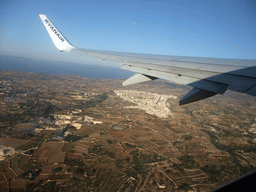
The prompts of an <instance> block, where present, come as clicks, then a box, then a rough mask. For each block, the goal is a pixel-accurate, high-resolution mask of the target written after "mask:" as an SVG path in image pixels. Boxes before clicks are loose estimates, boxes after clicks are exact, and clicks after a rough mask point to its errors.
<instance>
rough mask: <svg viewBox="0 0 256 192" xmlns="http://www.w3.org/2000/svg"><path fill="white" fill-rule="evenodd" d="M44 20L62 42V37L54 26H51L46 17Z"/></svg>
mask: <svg viewBox="0 0 256 192" xmlns="http://www.w3.org/2000/svg"><path fill="white" fill-rule="evenodd" d="M44 22H45V23H46V24H47V25H48V26H49V27H50V29H52V31H53V32H54V33H55V35H56V36H57V37H58V38H59V40H61V41H62V42H63V41H65V40H64V38H63V37H62V36H61V34H60V33H59V32H58V30H57V29H56V28H54V27H53V25H52V24H51V22H50V21H49V20H48V19H45V20H44Z"/></svg>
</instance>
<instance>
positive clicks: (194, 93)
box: [179, 88, 218, 105]
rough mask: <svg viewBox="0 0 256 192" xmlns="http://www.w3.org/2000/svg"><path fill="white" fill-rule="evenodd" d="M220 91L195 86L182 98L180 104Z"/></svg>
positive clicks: (204, 97)
mask: <svg viewBox="0 0 256 192" xmlns="http://www.w3.org/2000/svg"><path fill="white" fill-rule="evenodd" d="M217 94H218V93H214V92H210V91H206V90H203V89H198V88H194V89H192V90H191V91H190V92H188V93H187V94H186V95H185V96H184V97H182V99H181V100H180V101H179V104H180V105H184V104H188V103H192V102H194V101H199V100H202V99H206V98H208V97H212V96H214V95H217Z"/></svg>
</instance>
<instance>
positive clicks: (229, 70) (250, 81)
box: [39, 14, 256, 105]
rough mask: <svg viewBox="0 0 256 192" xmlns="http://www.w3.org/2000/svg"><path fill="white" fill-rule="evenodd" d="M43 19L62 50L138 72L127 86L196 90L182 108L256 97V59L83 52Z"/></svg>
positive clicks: (184, 101) (182, 102)
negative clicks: (223, 97)
mask: <svg viewBox="0 0 256 192" xmlns="http://www.w3.org/2000/svg"><path fill="white" fill-rule="evenodd" d="M39 16H40V18H41V20H42V22H43V24H44V26H45V28H46V30H47V31H48V33H49V35H50V37H51V39H52V41H53V43H54V45H55V46H56V47H57V48H58V49H59V50H60V51H65V52H71V53H76V54H79V55H84V56H87V57H91V58H96V59H102V60H109V61H115V62H120V63H121V65H122V68H123V69H126V70H130V71H134V72H136V74H135V75H133V76H132V77H130V78H129V79H127V80H126V81H124V82H123V85H124V86H126V85H132V84H135V83H141V82H145V81H150V80H155V79H158V78H161V79H166V80H170V81H172V82H175V83H180V84H186V85H189V86H192V87H194V88H193V89H192V90H191V91H190V92H189V93H187V94H186V95H185V96H184V97H183V98H182V99H181V100H180V101H179V104H180V105H183V104H187V103H191V102H194V101H198V100H201V99H205V98H208V97H211V96H214V95H216V94H223V93H224V92H225V91H226V90H232V91H236V92H240V93H247V94H249V95H252V96H256V60H244V59H220V58H201V57H184V56H165V55H151V54H138V53H124V52H113V51H102V50H91V49H80V48H77V47H75V46H73V45H71V44H70V43H69V42H68V41H67V39H66V38H65V37H64V36H63V35H62V34H61V33H60V31H59V30H58V29H57V28H56V27H55V26H54V25H53V23H52V22H51V21H50V20H49V19H48V18H47V17H46V16H45V15H42V14H40V15H39Z"/></svg>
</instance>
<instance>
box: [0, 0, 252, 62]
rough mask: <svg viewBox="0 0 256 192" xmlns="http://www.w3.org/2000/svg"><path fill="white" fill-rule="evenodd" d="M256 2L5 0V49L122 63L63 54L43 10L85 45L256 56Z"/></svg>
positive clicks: (0, 36) (0, 33) (1, 34)
mask: <svg viewBox="0 0 256 192" xmlns="http://www.w3.org/2000/svg"><path fill="white" fill-rule="evenodd" d="M255 8H256V5H255V3H254V2H253V1H242V2H241V1H230V0H228V1H221V2H210V1H209V2H207V1H193V2H191V1H186V0H182V1H157V2H156V1H108V2H106V1H102V0H101V1H93V2H91V1H72V3H71V2H70V1H60V0H57V1H48V0H47V1H31V0H26V1H13V0H10V1H3V2H2V3H1V26H2V27H1V30H0V42H1V44H0V54H3V55H13V56H22V57H28V58H32V59H37V60H56V61H68V62H74V63H84V64H96V65H106V66H116V64H114V63H113V62H106V61H105V62H103V61H100V60H94V59H89V58H86V57H82V56H78V55H76V54H68V53H60V52H59V51H58V50H57V49H56V48H55V46H54V45H53V43H52V41H51V39H50V38H49V35H48V34H47V32H46V30H45V28H44V26H43V25H42V23H41V21H40V18H39V16H38V14H45V15H47V17H48V18H49V19H50V20H51V21H52V22H53V23H54V25H55V26H56V27H57V28H58V29H59V30H60V31H61V33H63V35H64V36H65V37H66V38H67V39H68V40H69V41H70V42H71V43H72V44H73V45H75V46H77V47H81V48H89V49H98V50H109V51H121V52H135V53H148V54H161V55H179V56H195V57H218V58H239V59H256V55H255V44H256V36H255V33H256V26H255V19H256V11H255Z"/></svg>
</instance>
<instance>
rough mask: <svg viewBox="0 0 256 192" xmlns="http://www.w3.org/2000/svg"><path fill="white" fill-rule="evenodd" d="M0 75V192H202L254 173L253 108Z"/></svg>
mask: <svg viewBox="0 0 256 192" xmlns="http://www.w3.org/2000/svg"><path fill="white" fill-rule="evenodd" d="M122 81H123V80H110V79H90V78H85V77H79V76H72V75H47V74H38V73H26V72H14V71H4V70H0V108H1V110H0V161H1V163H0V190H1V191H46V190H49V191H137V192H140V191H141V192H142V191H209V190H211V189H213V188H215V187H217V186H219V185H222V184H224V183H226V182H228V181H230V180H232V179H234V178H237V177H238V176H240V175H242V174H245V173H248V172H250V171H252V170H255V168H256V163H255V162H256V151H255V144H256V139H255V135H256V99H255V98H254V97H251V96H248V95H245V94H238V93H235V92H229V91H228V92H227V93H225V94H224V95H217V96H215V97H212V98H209V99H206V100H203V101H199V102H195V103H192V104H188V105H184V106H179V105H178V100H179V99H180V98H181V97H182V95H184V94H186V93H187V92H188V91H189V90H190V88H189V87H187V86H181V85H177V84H173V83H170V82H167V81H160V80H156V81H152V82H148V83H143V84H138V85H132V86H128V87H123V86H122V85H121V83H122Z"/></svg>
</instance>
